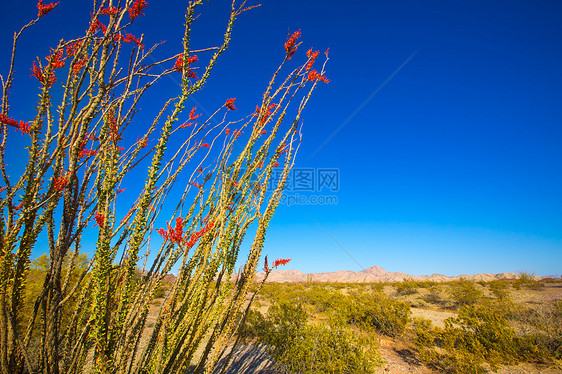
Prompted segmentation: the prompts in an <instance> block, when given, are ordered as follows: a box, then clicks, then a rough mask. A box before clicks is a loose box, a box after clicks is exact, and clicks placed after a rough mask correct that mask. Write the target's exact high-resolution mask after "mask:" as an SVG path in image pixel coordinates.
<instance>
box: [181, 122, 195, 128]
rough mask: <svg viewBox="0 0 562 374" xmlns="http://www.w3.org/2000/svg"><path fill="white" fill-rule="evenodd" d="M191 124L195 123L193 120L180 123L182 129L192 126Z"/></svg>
mask: <svg viewBox="0 0 562 374" xmlns="http://www.w3.org/2000/svg"><path fill="white" fill-rule="evenodd" d="M191 125H193V122H186V123H183V124H181V125H180V128H181V129H185V128H186V127H189V126H191Z"/></svg>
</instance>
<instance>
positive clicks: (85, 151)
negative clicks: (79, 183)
mask: <svg viewBox="0 0 562 374" xmlns="http://www.w3.org/2000/svg"><path fill="white" fill-rule="evenodd" d="M97 154H98V151H96V150H95V149H83V150H81V151H80V154H79V155H78V158H84V157H91V156H95V155H97Z"/></svg>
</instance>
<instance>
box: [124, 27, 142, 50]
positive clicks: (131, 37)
mask: <svg viewBox="0 0 562 374" xmlns="http://www.w3.org/2000/svg"><path fill="white" fill-rule="evenodd" d="M123 41H124V42H125V43H135V44H136V45H137V46H138V47H140V48H144V45H143V44H141V42H140V40H138V39H137V38H136V37H135V36H134V35H132V34H129V33H128V32H126V31H125V37H124V38H123Z"/></svg>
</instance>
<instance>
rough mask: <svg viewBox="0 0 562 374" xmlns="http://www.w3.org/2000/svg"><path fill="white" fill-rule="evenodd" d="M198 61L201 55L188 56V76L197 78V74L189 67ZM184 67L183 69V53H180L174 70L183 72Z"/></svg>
mask: <svg viewBox="0 0 562 374" xmlns="http://www.w3.org/2000/svg"><path fill="white" fill-rule="evenodd" d="M196 61H199V57H197V55H194V56H189V57H188V58H187V73H186V74H187V76H188V77H190V78H194V79H196V78H197V74H196V73H195V72H194V71H193V70H191V69H190V68H189V65H190V64H192V63H194V62H196ZM182 69H183V55H179V57H178V59H177V60H176V63H175V64H174V70H176V71H178V72H181V71H182Z"/></svg>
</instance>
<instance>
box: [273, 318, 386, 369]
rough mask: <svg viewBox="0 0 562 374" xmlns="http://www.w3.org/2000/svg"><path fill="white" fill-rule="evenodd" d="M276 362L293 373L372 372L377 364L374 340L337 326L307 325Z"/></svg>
mask: <svg viewBox="0 0 562 374" xmlns="http://www.w3.org/2000/svg"><path fill="white" fill-rule="evenodd" d="M275 359H276V361H277V363H278V364H279V365H280V366H281V367H282V368H283V369H285V370H287V371H289V372H293V373H310V374H316V373H338V374H339V373H349V374H355V373H372V372H373V371H374V369H375V368H376V367H378V366H380V365H381V363H382V360H381V359H380V356H379V354H378V351H377V345H376V340H375V339H373V338H371V337H369V336H365V335H363V334H361V333H358V332H357V331H353V330H352V329H350V328H349V327H345V326H341V325H337V326H334V325H307V326H305V327H304V328H303V329H302V330H301V331H299V334H298V336H297V339H295V340H293V344H292V345H291V346H290V347H289V349H287V350H286V351H285V352H283V354H282V355H280V356H275Z"/></svg>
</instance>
